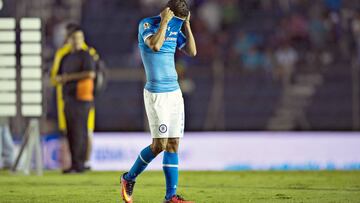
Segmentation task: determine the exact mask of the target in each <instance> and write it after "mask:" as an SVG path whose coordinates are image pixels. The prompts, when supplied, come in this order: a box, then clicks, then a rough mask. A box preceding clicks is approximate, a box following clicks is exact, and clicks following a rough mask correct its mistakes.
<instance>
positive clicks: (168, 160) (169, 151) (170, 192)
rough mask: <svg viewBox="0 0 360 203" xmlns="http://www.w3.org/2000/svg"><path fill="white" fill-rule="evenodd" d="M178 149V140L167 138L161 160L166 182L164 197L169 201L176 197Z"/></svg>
mask: <svg viewBox="0 0 360 203" xmlns="http://www.w3.org/2000/svg"><path fill="white" fill-rule="evenodd" d="M178 147H179V138H169V139H168V142H167V145H166V150H165V152H164V158H163V171H164V174H165V180H166V195H165V199H167V200H169V199H171V197H172V196H174V195H176V188H177V184H178V173H179V170H178V167H179V159H178V153H177V152H178Z"/></svg>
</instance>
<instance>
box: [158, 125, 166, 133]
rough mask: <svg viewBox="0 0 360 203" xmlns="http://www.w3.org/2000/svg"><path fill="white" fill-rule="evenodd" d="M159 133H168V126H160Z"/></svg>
mask: <svg viewBox="0 0 360 203" xmlns="http://www.w3.org/2000/svg"><path fill="white" fill-rule="evenodd" d="M159 131H160V132H161V133H166V131H167V126H166V125H165V124H161V125H160V126H159Z"/></svg>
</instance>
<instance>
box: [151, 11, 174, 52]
mask: <svg viewBox="0 0 360 203" xmlns="http://www.w3.org/2000/svg"><path fill="white" fill-rule="evenodd" d="M160 16H161V22H160V27H159V29H158V30H157V32H156V33H155V34H154V35H152V36H150V37H148V38H147V39H146V40H145V43H146V45H147V46H148V47H149V48H150V49H152V50H153V51H156V52H157V51H160V49H161V47H162V45H163V44H164V41H165V34H166V29H167V25H168V23H169V21H170V20H171V18H172V17H174V13H173V12H172V11H171V10H170V8H168V7H167V8H165V9H164V10H163V11H162V12H161V14H160Z"/></svg>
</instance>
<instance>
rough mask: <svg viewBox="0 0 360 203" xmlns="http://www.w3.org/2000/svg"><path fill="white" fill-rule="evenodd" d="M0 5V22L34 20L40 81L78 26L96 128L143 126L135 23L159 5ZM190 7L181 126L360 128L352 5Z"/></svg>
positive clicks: (155, 0) (219, 2)
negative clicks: (99, 69)
mask: <svg viewBox="0 0 360 203" xmlns="http://www.w3.org/2000/svg"><path fill="white" fill-rule="evenodd" d="M3 1H4V2H5V3H6V4H5V5H7V6H6V7H4V8H3V11H2V13H1V15H2V16H6V15H10V14H11V15H13V14H14V13H15V14H16V15H15V16H39V17H41V18H42V19H43V22H44V23H45V30H44V36H45V38H44V40H45V44H44V51H43V56H44V61H45V66H44V73H45V74H44V75H48V72H49V71H50V67H51V64H52V61H53V57H54V54H55V51H56V49H58V48H59V47H61V45H62V44H63V42H64V37H65V32H66V30H65V27H66V25H67V24H68V23H69V22H76V23H79V24H81V26H82V27H83V29H84V30H85V35H86V41H87V43H88V44H89V45H90V46H93V47H95V48H96V49H97V51H98V52H99V54H100V56H101V58H102V59H103V60H104V61H105V63H106V64H107V67H108V78H107V87H106V90H105V91H104V92H103V93H101V95H99V96H98V97H97V98H96V130H98V131H118V130H123V131H139V130H140V131H142V130H144V129H146V126H147V124H146V117H145V112H144V108H143V100H142V89H143V85H144V72H143V68H142V64H141V59H140V55H139V51H138V48H137V29H138V22H139V21H140V20H141V19H142V18H144V17H147V16H154V15H158V14H159V13H160V10H162V8H163V7H164V5H165V3H166V2H167V1H166V0H132V1H120V0H101V1H99V0H82V1H78V0H46V1H45V0H16V1H11V0H3ZM16 4H17V5H18V6H16ZM189 4H190V5H191V24H192V27H193V31H194V34H195V38H196V42H197V46H198V56H197V57H195V58H188V57H186V56H184V55H183V54H177V56H176V57H177V70H178V73H179V80H180V83H181V86H182V90H183V92H184V96H185V105H186V129H187V130H190V131H201V130H359V129H360V110H359V105H360V98H359V94H360V91H359V87H360V86H359V85H360V83H359V76H360V75H359V64H360V1H359V0H193V1H189ZM19 5H21V6H19ZM44 8H46V9H44ZM104 11H106V12H104ZM54 97H55V95H54V91H53V89H52V88H51V87H49V88H48V89H47V112H48V113H47V115H46V120H47V121H48V122H47V123H48V126H49V129H52V127H51V126H52V125H51V123H56V108H55V102H56V100H55V99H54Z"/></svg>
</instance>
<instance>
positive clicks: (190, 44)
mask: <svg viewBox="0 0 360 203" xmlns="http://www.w3.org/2000/svg"><path fill="white" fill-rule="evenodd" d="M184 27H185V36H186V44H185V46H184V47H183V48H182V49H181V50H182V51H183V52H184V53H185V54H187V55H188V56H191V57H194V56H196V53H197V52H196V43H195V38H194V35H193V33H192V31H191V26H190V12H189V15H188V17H187V18H186V20H185V22H184Z"/></svg>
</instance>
